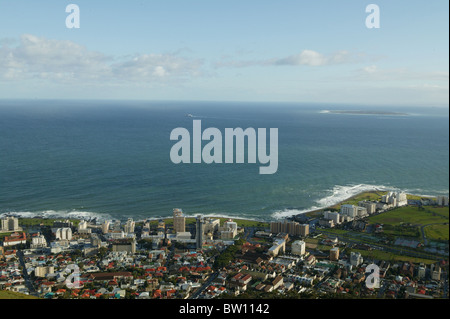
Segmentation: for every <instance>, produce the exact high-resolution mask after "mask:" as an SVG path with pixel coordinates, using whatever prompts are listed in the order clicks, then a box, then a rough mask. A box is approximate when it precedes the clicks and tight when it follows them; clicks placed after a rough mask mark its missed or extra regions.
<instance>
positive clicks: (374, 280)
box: [366, 264, 380, 289]
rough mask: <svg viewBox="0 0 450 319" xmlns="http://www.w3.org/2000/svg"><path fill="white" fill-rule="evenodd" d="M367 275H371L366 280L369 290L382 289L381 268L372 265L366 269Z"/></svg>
mask: <svg viewBox="0 0 450 319" xmlns="http://www.w3.org/2000/svg"><path fill="white" fill-rule="evenodd" d="M366 273H370V275H368V276H367V278H366V287H367V288H369V289H374V288H380V268H379V267H378V266H377V265H375V264H370V265H369V266H367V267H366Z"/></svg>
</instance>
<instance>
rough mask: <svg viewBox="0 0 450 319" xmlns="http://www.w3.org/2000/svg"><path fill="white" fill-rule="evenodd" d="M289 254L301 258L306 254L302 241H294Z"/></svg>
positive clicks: (304, 244)
mask: <svg viewBox="0 0 450 319" xmlns="http://www.w3.org/2000/svg"><path fill="white" fill-rule="evenodd" d="M291 252H292V254H294V255H300V256H303V255H304V254H305V253H306V243H305V242H304V241H303V240H297V241H294V242H293V243H292V245H291Z"/></svg>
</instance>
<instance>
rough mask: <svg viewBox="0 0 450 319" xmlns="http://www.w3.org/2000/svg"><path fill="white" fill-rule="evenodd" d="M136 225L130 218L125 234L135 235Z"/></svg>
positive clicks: (126, 224) (125, 227)
mask: <svg viewBox="0 0 450 319" xmlns="http://www.w3.org/2000/svg"><path fill="white" fill-rule="evenodd" d="M135 225H136V223H135V222H134V221H133V219H132V218H128V220H127V222H126V223H125V226H124V232H125V233H127V234H132V233H134V228H135Z"/></svg>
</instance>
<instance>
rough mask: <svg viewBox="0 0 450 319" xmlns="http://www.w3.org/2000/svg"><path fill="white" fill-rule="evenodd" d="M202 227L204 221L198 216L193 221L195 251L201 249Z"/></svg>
mask: <svg viewBox="0 0 450 319" xmlns="http://www.w3.org/2000/svg"><path fill="white" fill-rule="evenodd" d="M203 225H204V219H203V217H202V216H201V215H198V216H197V218H196V220H195V244H196V247H197V249H202V247H203Z"/></svg>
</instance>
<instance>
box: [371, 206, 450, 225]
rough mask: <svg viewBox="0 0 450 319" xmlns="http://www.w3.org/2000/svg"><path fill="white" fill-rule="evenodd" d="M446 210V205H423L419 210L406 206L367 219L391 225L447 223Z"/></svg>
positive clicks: (375, 222) (372, 222) (373, 222)
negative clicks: (441, 206)
mask: <svg viewBox="0 0 450 319" xmlns="http://www.w3.org/2000/svg"><path fill="white" fill-rule="evenodd" d="M448 212H449V209H448V207H444V208H434V207H425V208H424V209H423V210H420V209H419V208H418V207H413V206H407V207H400V208H397V209H394V210H392V211H389V212H386V213H382V214H379V215H377V216H372V217H369V221H370V223H371V224H377V223H379V224H385V225H392V226H399V225H401V224H404V223H409V224H413V225H427V224H435V223H448Z"/></svg>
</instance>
